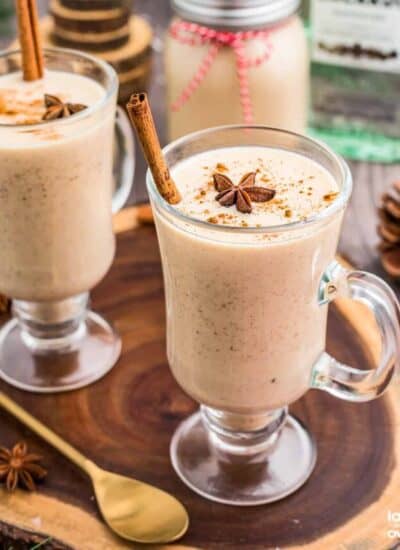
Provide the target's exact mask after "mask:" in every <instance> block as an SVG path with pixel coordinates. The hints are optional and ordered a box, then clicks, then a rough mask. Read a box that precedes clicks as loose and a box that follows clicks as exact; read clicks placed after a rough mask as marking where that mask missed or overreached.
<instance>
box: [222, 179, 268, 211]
mask: <svg viewBox="0 0 400 550" xmlns="http://www.w3.org/2000/svg"><path fill="white" fill-rule="evenodd" d="M213 178H214V186H215V189H216V190H217V191H218V195H216V197H215V200H217V201H218V202H219V204H220V205H221V206H232V205H233V204H236V208H237V209H238V210H239V212H242V213H243V214H250V212H251V211H252V209H253V207H252V204H251V202H252V201H253V202H268V201H270V200H271V199H273V198H274V196H275V190H274V189H269V188H268V187H261V186H258V185H255V182H256V173H255V172H249V173H248V174H245V175H244V176H243V177H242V179H241V180H240V182H239V183H238V185H235V184H234V183H233V182H232V180H231V179H230V178H228V176H225V175H224V174H219V173H217V174H214V176H213Z"/></svg>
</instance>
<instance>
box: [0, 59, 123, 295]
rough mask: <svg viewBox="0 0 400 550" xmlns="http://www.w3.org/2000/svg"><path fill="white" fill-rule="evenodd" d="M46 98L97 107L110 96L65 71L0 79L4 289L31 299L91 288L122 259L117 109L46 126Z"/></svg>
mask: <svg viewBox="0 0 400 550" xmlns="http://www.w3.org/2000/svg"><path fill="white" fill-rule="evenodd" d="M45 94H50V95H52V96H55V97H57V98H59V100H60V101H62V102H63V103H72V104H79V105H86V106H87V108H90V107H91V106H93V105H95V104H96V103H98V102H101V101H102V100H103V99H104V98H105V95H106V91H105V89H104V88H103V87H102V86H101V85H100V84H99V83H97V82H96V81H94V80H92V79H90V78H88V77H86V76H82V75H79V74H73V73H67V72H62V71H51V70H48V71H46V74H45V77H44V79H43V80H37V81H34V82H25V81H23V79H22V75H21V73H19V72H18V73H12V74H8V75H5V76H0V166H1V171H0V214H1V215H0V249H1V253H2V260H1V263H0V290H1V291H2V292H4V293H5V294H7V295H8V296H12V297H13V298H17V299H21V300H31V301H32V300H40V301H43V300H59V299H63V298H67V297H69V296H73V295H75V294H78V293H80V292H84V291H86V290H88V289H90V288H92V287H93V286H94V285H96V283H98V282H99V280H100V279H101V278H102V277H103V276H104V275H105V273H106V272H107V271H108V268H109V267H110V264H111V262H112V259H113V256H114V236H113V232H112V225H111V223H112V220H111V194H112V177H111V171H112V147H113V138H114V131H113V128H114V110H113V109H109V110H108V112H107V113H106V114H105V115H103V116H102V117H97V119H96V120H93V119H90V121H88V120H87V119H86V118H84V119H83V120H82V122H79V123H78V122H77V123H76V126H75V125H74V126H73V127H71V126H70V125H68V124H65V123H64V121H66V122H68V120H69V119H62V120H61V119H60V121H58V120H57V124H54V123H53V124H52V123H51V122H45V123H41V122H42V118H43V116H44V114H45V112H46V107H45V104H44V95H45ZM82 113H83V111H82ZM74 116H76V117H78V116H79V113H77V114H76V115H74ZM71 121H72V117H71ZM60 122H61V123H60ZM35 123H41V124H39V125H36V126H32V129H30V128H29V126H24V128H23V130H21V131H20V132H16V131H15V130H16V129H15V127H14V125H26V124H35Z"/></svg>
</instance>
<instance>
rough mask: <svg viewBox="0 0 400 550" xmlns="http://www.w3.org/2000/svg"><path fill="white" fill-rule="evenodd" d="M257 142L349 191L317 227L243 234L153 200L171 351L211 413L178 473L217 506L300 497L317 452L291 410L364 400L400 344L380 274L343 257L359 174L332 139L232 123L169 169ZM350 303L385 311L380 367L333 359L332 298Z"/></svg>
mask: <svg viewBox="0 0 400 550" xmlns="http://www.w3.org/2000/svg"><path fill="white" fill-rule="evenodd" d="M243 145H256V146H265V147H276V148H280V149H283V150H288V151H292V152H297V153H300V154H303V155H306V156H308V157H310V158H312V159H314V160H315V161H317V162H319V163H320V164H321V165H322V166H324V167H325V168H326V169H327V170H328V171H329V172H330V173H331V174H332V176H333V177H334V178H335V180H336V182H337V184H338V187H339V190H340V191H339V193H338V196H337V197H336V199H335V200H334V201H333V202H332V203H331V204H330V205H329V206H328V207H327V208H326V209H324V210H323V211H321V212H319V213H317V214H315V215H314V216H313V217H311V218H308V219H307V220H306V221H300V222H295V223H289V224H286V225H281V226H273V227H262V228H234V227H227V226H224V225H213V224H209V223H206V222H203V221H199V220H195V219H192V218H190V217H188V216H186V215H183V214H182V213H180V212H178V211H177V210H176V209H175V208H174V207H173V206H171V205H169V204H168V203H166V202H165V201H164V200H163V199H162V198H161V197H160V195H159V194H158V192H157V190H156V188H155V185H154V182H153V179H152V177H151V175H150V173H149V174H148V176H147V187H148V191H149V195H150V199H151V202H152V206H153V210H154V214H155V222H156V227H157V234H158V240H159V245H160V251H161V258H162V264H163V273H164V283H165V293H166V312H167V354H168V360H169V363H170V367H171V369H172V372H173V374H174V376H175V378H176V380H177V382H178V383H179V384H180V385H181V386H182V388H183V389H184V390H185V391H186V392H187V393H188V394H189V395H190V396H191V397H192V398H193V399H195V400H196V401H198V402H199V403H200V411H199V412H197V413H195V414H194V415H192V416H191V417H190V418H188V419H187V420H185V421H184V422H183V423H182V424H181V425H180V426H179V427H178V429H177V431H176V432H175V435H174V437H173V439H172V443H171V458H172V463H173V466H174V468H175V470H176V472H177V473H178V475H179V476H180V477H181V479H182V480H183V481H184V482H185V483H186V484H187V485H188V486H189V487H191V488H192V489H193V490H194V491H196V492H198V493H200V494H201V495H203V496H205V497H207V498H209V499H211V500H215V501H218V502H223V503H226V504H234V505H256V504H263V503H267V502H273V501H275V500H278V499H280V498H283V497H284V496H286V495H288V494H290V493H292V492H293V491H295V490H296V489H297V488H298V487H300V486H301V485H302V484H303V483H304V482H305V481H306V480H307V479H308V477H309V476H310V474H311V472H312V470H313V468H314V465H315V461H316V449H315V445H314V442H313V439H312V437H311V436H310V434H309V433H308V431H307V430H306V428H305V427H304V426H303V425H302V424H301V423H300V422H299V421H298V420H297V419H296V418H294V417H293V416H291V415H289V414H288V405H289V404H290V403H292V402H293V401H295V400H296V399H298V398H300V397H301V396H302V395H304V394H305V393H306V392H307V391H308V390H309V389H310V388H317V389H320V390H324V391H327V392H329V393H332V394H333V395H335V396H336V397H339V398H341V399H345V400H349V401H355V402H362V401H368V400H370V399H374V398H376V397H378V396H379V395H381V394H382V393H383V391H384V390H385V389H386V388H387V386H388V385H389V383H390V381H391V379H392V377H393V374H394V371H395V366H396V362H397V360H398V357H399V351H400V349H399V346H400V325H399V319H400V313H399V311H400V310H399V305H398V303H397V301H396V297H395V295H394V293H393V291H392V290H391V289H390V287H389V286H388V285H387V284H386V283H385V282H384V281H382V280H381V279H379V278H378V277H376V276H374V275H372V274H368V273H364V272H360V271H353V270H348V269H345V268H344V267H342V266H341V265H340V264H339V263H338V262H337V261H336V260H335V253H336V248H337V243H338V239H339V234H340V229H341V224H342V219H343V213H344V210H345V208H346V205H347V202H348V200H349V198H350V195H351V189H352V180H351V175H350V171H349V169H348V167H347V165H346V164H345V162H344V161H343V160H342V159H341V158H340V157H338V156H337V155H335V154H334V153H333V152H332V151H330V150H329V149H328V148H327V147H325V146H323V145H322V144H320V143H318V142H316V141H313V140H311V139H308V138H306V137H303V136H300V135H296V134H293V133H289V132H285V131H281V130H275V129H271V128H267V127H247V128H246V127H242V126H225V127H219V128H211V129H209V130H205V131H202V132H198V133H194V134H190V135H188V136H186V137H184V138H182V139H180V140H178V141H175V142H173V143H172V144H171V145H169V146H168V147H166V148H165V149H164V153H165V156H166V159H167V162H168V165H169V166H170V167H171V168H173V166H174V165H175V164H176V163H178V162H180V161H181V160H182V159H185V158H188V157H190V156H192V155H195V154H197V153H200V152H204V151H207V150H214V149H217V148H221V147H229V146H243ZM338 296H347V297H350V298H352V299H354V300H358V301H361V302H363V303H364V304H366V305H367V306H368V307H369V308H370V309H371V311H372V312H373V314H374V315H375V318H376V321H377V324H378V327H379V330H380V334H381V340H382V352H381V358H380V363H379V366H378V367H377V369H376V370H372V371H362V370H359V369H357V368H353V367H349V366H347V365H343V364H341V363H339V362H338V361H337V360H336V359H335V358H333V357H331V356H330V355H328V354H327V353H326V351H325V340H326V323H327V313H328V304H329V303H330V302H331V301H333V300H334V299H335V298H336V297H338Z"/></svg>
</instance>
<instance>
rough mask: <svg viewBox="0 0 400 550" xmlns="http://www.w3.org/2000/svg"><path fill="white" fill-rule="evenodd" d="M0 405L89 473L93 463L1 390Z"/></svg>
mask: <svg viewBox="0 0 400 550" xmlns="http://www.w3.org/2000/svg"><path fill="white" fill-rule="evenodd" d="M0 407H2V408H3V409H5V410H6V411H7V412H9V413H10V414H11V415H12V416H15V417H16V418H18V420H20V421H21V422H22V424H25V426H28V427H29V428H31V430H32V431H34V432H35V433H36V434H38V435H39V436H40V437H41V438H43V439H44V440H45V441H47V443H50V445H52V446H53V447H55V448H56V449H57V450H58V451H60V453H61V454H63V455H64V456H66V457H67V458H69V459H70V460H71V461H72V462H74V463H75V464H76V465H77V466H78V467H79V468H81V469H82V470H83V471H84V472H86V473H87V474H89V475H90V473H89V470H90V469H91V467H93V466H94V464H93V463H92V462H91V461H90V460H89V459H88V458H86V457H85V456H83V455H82V454H81V453H80V452H79V451H77V450H76V449H75V448H74V447H72V445H70V444H69V443H67V442H66V441H64V440H63V439H61V437H60V436H58V435H57V434H55V433H54V432H53V431H52V430H50V429H49V428H47V427H46V426H45V425H44V424H42V423H41V422H39V420H37V419H36V418H34V417H33V416H32V415H30V414H29V413H28V412H27V411H26V410H24V409H23V408H22V407H20V406H19V405H18V404H17V403H16V402H15V401H13V400H12V399H10V398H9V397H7V396H6V395H5V394H4V393H3V392H0Z"/></svg>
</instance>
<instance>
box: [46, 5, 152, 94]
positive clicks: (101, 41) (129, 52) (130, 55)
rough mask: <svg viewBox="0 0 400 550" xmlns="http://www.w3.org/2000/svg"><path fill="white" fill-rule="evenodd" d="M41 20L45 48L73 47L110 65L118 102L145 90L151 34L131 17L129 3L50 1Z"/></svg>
mask: <svg viewBox="0 0 400 550" xmlns="http://www.w3.org/2000/svg"><path fill="white" fill-rule="evenodd" d="M50 14H51V15H50V16H49V17H46V18H45V19H44V20H43V34H44V41H45V43H46V44H47V45H54V46H60V47H65V48H75V49H78V50H82V51H85V52H87V53H91V54H94V55H97V56H98V57H101V58H102V59H104V61H107V62H108V63H110V64H111V65H112V66H113V67H114V69H115V70H116V71H117V73H118V76H119V80H120V94H119V100H120V102H122V103H123V102H126V101H127V99H128V98H129V96H130V94H131V93H133V92H136V91H142V90H145V89H146V87H147V85H148V81H149V77H150V73H151V59H152V38H153V33H152V30H151V27H150V25H149V24H148V23H147V21H146V20H144V19H143V18H141V17H139V16H136V15H131V0H51V1H50Z"/></svg>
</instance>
